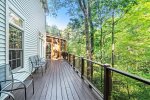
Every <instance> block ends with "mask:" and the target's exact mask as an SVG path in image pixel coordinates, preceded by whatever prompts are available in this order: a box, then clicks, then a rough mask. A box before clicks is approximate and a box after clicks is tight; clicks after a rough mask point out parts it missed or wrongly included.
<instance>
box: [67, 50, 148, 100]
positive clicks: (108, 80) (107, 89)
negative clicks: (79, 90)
mask: <svg viewBox="0 0 150 100" xmlns="http://www.w3.org/2000/svg"><path fill="white" fill-rule="evenodd" d="M66 53H67V52H66ZM67 54H68V57H67V60H68V61H69V63H71V62H72V63H73V68H75V62H76V61H75V57H78V58H80V61H81V65H80V67H81V78H83V77H85V75H84V70H85V69H84V68H85V67H84V61H88V62H91V63H92V64H93V63H94V64H97V65H100V66H101V67H102V68H103V72H104V77H103V78H104V100H110V99H111V90H112V85H113V84H112V76H111V75H112V74H111V73H112V72H116V73H118V74H120V75H123V76H127V77H129V78H131V79H134V80H137V81H139V82H142V83H145V84H147V85H150V80H148V79H144V78H141V77H139V76H136V75H133V74H130V73H128V72H124V71H121V70H118V69H115V68H112V67H111V66H110V65H109V64H101V63H99V62H96V61H92V60H90V59H87V58H84V57H81V56H77V55H74V54H70V53H67ZM91 71H93V70H91ZM92 73H93V72H92ZM91 77H92V76H91ZM83 79H85V78H83ZM87 80H88V79H87ZM89 82H90V81H89ZM90 84H92V83H89V85H90ZM92 86H93V85H92ZM93 89H95V87H94V88H93Z"/></svg>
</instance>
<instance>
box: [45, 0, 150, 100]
mask: <svg viewBox="0 0 150 100" xmlns="http://www.w3.org/2000/svg"><path fill="white" fill-rule="evenodd" d="M49 2H50V3H51V5H50V6H49V9H51V11H53V12H52V13H51V15H53V16H57V10H59V9H61V7H65V8H68V13H69V15H70V16H71V19H70V22H69V23H68V26H67V28H66V29H65V30H59V36H61V37H63V38H65V39H66V40H67V51H68V52H69V53H73V54H75V55H78V56H83V57H85V58H87V59H91V60H94V61H97V62H100V63H102V64H105V63H108V64H111V67H113V68H116V69H119V70H122V71H125V72H129V73H132V74H134V75H137V76H140V77H142V78H145V79H147V80H150V0H62V1H61V0H55V1H53V0H51V1H49ZM51 30H52V29H50V28H48V27H47V31H48V32H49V33H50V34H51V35H54V36H58V29H57V28H56V31H55V32H54V30H53V32H52V31H51ZM93 67H94V79H93V80H94V81H93V84H94V85H95V86H96V87H97V88H98V89H99V91H101V92H103V86H102V85H101V84H103V82H101V80H103V79H100V78H99V77H100V70H102V69H101V68H100V67H99V66H96V65H93ZM112 81H113V84H114V85H113V87H112V100H120V99H122V100H149V98H150V86H149V85H146V84H143V83H140V82H137V81H135V80H133V79H129V78H127V77H124V76H122V75H119V74H116V73H113V80H112Z"/></svg>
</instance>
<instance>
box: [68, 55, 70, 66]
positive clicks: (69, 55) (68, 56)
mask: <svg viewBox="0 0 150 100" xmlns="http://www.w3.org/2000/svg"><path fill="white" fill-rule="evenodd" d="M68 61H69V64H70V54H69V53H68Z"/></svg>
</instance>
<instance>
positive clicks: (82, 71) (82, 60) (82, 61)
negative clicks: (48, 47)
mask: <svg viewBox="0 0 150 100" xmlns="http://www.w3.org/2000/svg"><path fill="white" fill-rule="evenodd" d="M83 76H84V58H83V57H81V78H82V79H83Z"/></svg>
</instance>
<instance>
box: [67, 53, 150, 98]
mask: <svg viewBox="0 0 150 100" xmlns="http://www.w3.org/2000/svg"><path fill="white" fill-rule="evenodd" d="M66 56H67V57H64V58H66V60H67V61H68V62H69V64H70V65H71V66H72V67H73V69H74V70H75V71H76V72H78V74H79V75H80V76H81V78H82V79H84V80H85V81H87V83H88V84H89V87H91V88H92V89H94V90H95V91H96V92H97V93H98V94H99V96H101V98H103V99H104V100H111V99H116V100H118V99H119V100H120V99H122V98H123V99H124V100H125V99H127V100H129V99H135V98H137V97H136V96H137V95H135V93H134V92H133V88H135V89H136V88H140V89H141V90H142V89H143V88H144V89H145V90H146V91H147V92H149V91H150V80H148V79H143V78H140V77H138V76H136V75H133V74H130V73H127V72H124V71H121V70H117V69H115V68H112V67H111V66H110V65H108V64H101V63H99V62H95V61H92V60H89V59H86V58H83V57H80V56H75V55H73V54H69V53H66ZM91 66H92V67H91ZM112 73H113V76H112ZM133 84H134V85H133ZM141 84H142V85H141ZM135 85H136V86H135ZM119 86H120V87H119ZM131 86H132V88H131ZM130 88H131V89H132V90H131V91H129V89H130ZM123 89H124V90H123ZM124 91H125V92H124ZM136 91H138V90H136ZM131 92H132V93H131ZM123 93H124V94H123ZM143 93H146V92H143V91H142V93H141V94H139V95H143ZM149 96H150V93H147V94H145V98H150V97H149ZM140 100H141V99H140ZM143 100H146V99H143Z"/></svg>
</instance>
